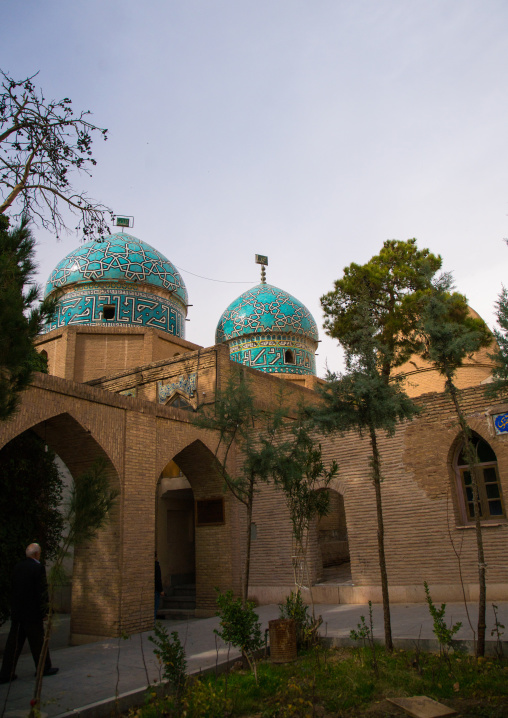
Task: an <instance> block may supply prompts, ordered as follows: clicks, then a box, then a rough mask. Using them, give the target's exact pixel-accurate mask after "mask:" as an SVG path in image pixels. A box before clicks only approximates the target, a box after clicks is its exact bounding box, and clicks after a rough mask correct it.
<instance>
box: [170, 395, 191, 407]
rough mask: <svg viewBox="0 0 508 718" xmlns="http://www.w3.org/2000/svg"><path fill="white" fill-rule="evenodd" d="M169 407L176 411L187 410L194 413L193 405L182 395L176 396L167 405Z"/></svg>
mask: <svg viewBox="0 0 508 718" xmlns="http://www.w3.org/2000/svg"><path fill="white" fill-rule="evenodd" d="M167 406H172V407H173V408H175V409H187V410H188V411H194V409H193V407H192V406H191V404H189V402H188V401H186V400H185V399H184V398H183V396H182V395H181V394H175V395H174V396H173V398H172V399H170V400H169V401H168V403H167Z"/></svg>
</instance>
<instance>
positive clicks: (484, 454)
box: [456, 434, 505, 521]
mask: <svg viewBox="0 0 508 718" xmlns="http://www.w3.org/2000/svg"><path fill="white" fill-rule="evenodd" d="M472 441H473V446H474V448H475V452H476V458H477V463H476V466H477V474H478V493H479V499H480V516H481V518H482V519H484V520H486V519H495V518H499V517H504V516H505V509H504V502H503V495H502V493H501V484H500V482H499V474H498V470H497V459H496V455H495V453H494V451H493V449H492V447H491V446H490V445H489V444H488V443H487V442H486V441H485V440H484V439H482V438H481V437H480V436H477V435H476V434H475V435H473V438H472ZM456 469H457V480H458V482H459V489H460V493H461V495H462V497H463V505H464V509H465V514H466V519H467V520H468V521H474V518H475V515H474V503H473V486H472V480H471V471H470V469H469V466H468V464H467V460H466V456H465V451H464V445H462V447H461V448H460V450H459V453H458V456H457V464H456Z"/></svg>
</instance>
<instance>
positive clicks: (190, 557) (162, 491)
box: [156, 460, 196, 618]
mask: <svg viewBox="0 0 508 718" xmlns="http://www.w3.org/2000/svg"><path fill="white" fill-rule="evenodd" d="M156 552H157V555H158V558H159V563H160V566H161V573H162V584H163V587H164V593H165V597H164V600H163V602H162V604H161V607H160V609H159V615H160V616H161V617H173V618H175V617H178V616H183V617H185V616H187V615H189V614H192V613H193V612H194V609H195V608H196V541H195V528H194V492H193V491H192V487H191V485H190V483H189V481H188V479H187V478H186V477H185V476H184V474H183V472H182V471H181V469H180V467H179V466H178V464H176V463H175V462H174V461H173V460H171V461H170V462H169V463H168V464H166V466H165V467H164V469H163V470H162V473H161V475H160V478H159V482H158V485H157V507H156Z"/></svg>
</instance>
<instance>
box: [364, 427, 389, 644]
mask: <svg viewBox="0 0 508 718" xmlns="http://www.w3.org/2000/svg"><path fill="white" fill-rule="evenodd" d="M369 432H370V444H371V447H372V479H373V483H374V490H375V492H376V512H377V545H378V553H379V570H380V573H381V592H382V594H383V618H384V627H385V646H386V650H387V651H389V652H390V653H391V652H392V651H393V641H392V624H391V619H390V598H389V596H388V574H387V572H386V558H385V532H384V523H383V506H382V503H381V458H380V456H379V449H378V446H377V437H376V430H375V428H374V426H372V425H371V426H370V427H369Z"/></svg>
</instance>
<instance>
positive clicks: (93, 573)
mask: <svg viewBox="0 0 508 718" xmlns="http://www.w3.org/2000/svg"><path fill="white" fill-rule="evenodd" d="M27 429H32V430H33V431H34V432H35V433H37V434H38V435H39V436H40V437H41V438H43V440H44V441H45V442H46V443H47V444H48V445H49V446H51V448H52V449H53V450H54V451H55V452H56V453H57V454H58V455H59V456H60V457H61V459H62V460H63V462H64V463H65V464H66V465H67V467H68V469H69V471H70V473H71V474H72V475H73V476H75V475H78V474H79V473H81V472H82V471H84V470H86V469H87V468H89V467H90V465H91V464H92V463H93V462H94V460H95V459H96V458H97V457H99V456H101V457H103V458H104V459H106V462H107V470H108V473H109V478H110V481H111V484H112V486H113V487H114V488H116V489H117V490H118V491H119V497H118V499H117V504H116V507H115V510H114V512H113V515H112V518H111V522H110V523H109V524H108V526H107V527H106V528H105V529H104V530H103V531H101V533H100V535H99V536H98V538H97V539H96V540H94V541H93V542H91V543H90V544H89V545H86V546H79V547H77V548H76V551H75V558H74V574H73V584H72V618H71V638H72V640H73V642H83V641H90V640H95V639H97V638H98V637H101V636H117V635H119V634H120V633H122V632H127V633H134V632H137V631H139V630H146V629H148V628H150V627H151V626H152V624H153V552H154V547H155V512H154V494H155V490H156V487H157V483H158V480H159V477H160V474H161V466H162V467H163V466H164V463H167V457H168V456H171V457H177V458H178V461H179V462H180V465H181V466H182V467H184V468H185V471H186V475H187V476H189V477H190V479H191V482H192V486H193V490H194V493H195V495H196V497H197V498H199V499H201V500H207V499H209V498H216V497H217V496H218V495H221V494H222V484H221V482H220V480H219V479H218V473H217V471H216V470H214V467H213V453H212V451H211V448H210V447H209V446H207V445H206V441H207V437H206V435H204V434H203V432H199V439H198V431H197V430H196V429H195V428H194V427H193V426H192V424H191V423H190V422H189V416H188V413H187V412H185V411H183V410H178V409H173V408H171V407H166V406H159V405H157V404H153V403H149V402H147V401H144V400H142V399H137V398H133V397H127V396H122V395H118V394H113V393H111V392H108V391H103V390H101V389H98V388H94V387H91V386H87V385H83V384H79V383H76V382H72V381H69V380H66V379H61V378H59V377H54V376H48V375H43V374H37V375H36V376H35V378H34V381H33V384H32V386H31V387H30V388H29V389H28V390H27V391H26V392H25V393H24V394H23V397H22V402H21V406H20V409H19V411H18V412H17V413H16V415H15V416H14V418H13V419H12V420H11V421H9V422H3V423H2V424H1V425H0V448H1V447H2V446H4V445H5V444H7V443H8V442H9V441H11V440H12V439H13V438H15V437H16V436H18V435H20V434H22V433H23V432H24V431H25V430H27ZM225 506H226V508H225V514H226V516H227V523H226V522H224V523H223V524H221V525H216V526H208V527H202V528H200V529H199V530H198V538H197V546H196V549H197V551H196V557H197V560H196V569H197V570H196V582H197V611H198V613H199V612H201V613H211V612H212V611H213V609H214V587H215V586H220V587H222V588H225V587H230V586H231V585H232V583H233V581H232V570H231V554H232V552H231V545H230V538H229V525H230V520H231V515H230V508H229V504H228V502H227V497H226V501H225ZM218 546H220V547H221V548H220V551H218V550H217V547H218Z"/></svg>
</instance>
